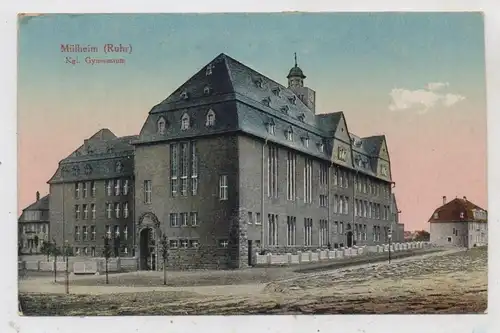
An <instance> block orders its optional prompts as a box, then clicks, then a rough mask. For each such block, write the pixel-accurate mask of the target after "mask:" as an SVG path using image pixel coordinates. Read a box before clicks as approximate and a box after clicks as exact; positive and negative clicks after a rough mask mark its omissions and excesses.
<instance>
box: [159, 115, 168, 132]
mask: <svg viewBox="0 0 500 333" xmlns="http://www.w3.org/2000/svg"><path fill="white" fill-rule="evenodd" d="M165 125H166V121H165V118H163V117H160V119H158V134H165V127H166V126H165Z"/></svg>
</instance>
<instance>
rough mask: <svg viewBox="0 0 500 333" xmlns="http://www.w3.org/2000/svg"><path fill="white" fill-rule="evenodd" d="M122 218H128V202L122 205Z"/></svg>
mask: <svg viewBox="0 0 500 333" xmlns="http://www.w3.org/2000/svg"><path fill="white" fill-rule="evenodd" d="M123 218H125V219H126V218H128V202H125V203H123Z"/></svg>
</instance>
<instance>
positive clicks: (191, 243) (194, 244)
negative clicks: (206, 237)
mask: <svg viewBox="0 0 500 333" xmlns="http://www.w3.org/2000/svg"><path fill="white" fill-rule="evenodd" d="M199 246H200V242H199V241H198V240H197V239H190V240H189V247H192V248H195V249H196V248H198V247H199Z"/></svg>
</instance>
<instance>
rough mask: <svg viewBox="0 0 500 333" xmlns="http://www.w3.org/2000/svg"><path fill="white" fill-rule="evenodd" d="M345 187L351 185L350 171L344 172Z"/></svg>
mask: <svg viewBox="0 0 500 333" xmlns="http://www.w3.org/2000/svg"><path fill="white" fill-rule="evenodd" d="M344 187H345V188H348V187H349V173H348V172H347V171H345V172H344Z"/></svg>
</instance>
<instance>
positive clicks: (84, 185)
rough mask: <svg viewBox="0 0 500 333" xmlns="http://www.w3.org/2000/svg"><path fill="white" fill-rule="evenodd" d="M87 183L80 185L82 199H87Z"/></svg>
mask: <svg viewBox="0 0 500 333" xmlns="http://www.w3.org/2000/svg"><path fill="white" fill-rule="evenodd" d="M87 185H88V184H87V183H82V190H83V191H82V198H86V197H87Z"/></svg>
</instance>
